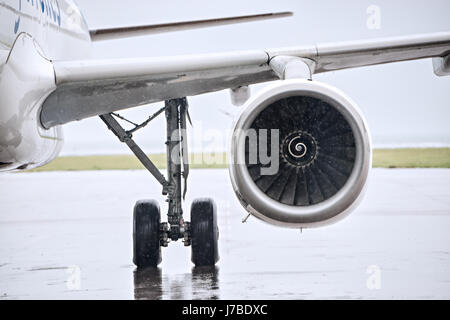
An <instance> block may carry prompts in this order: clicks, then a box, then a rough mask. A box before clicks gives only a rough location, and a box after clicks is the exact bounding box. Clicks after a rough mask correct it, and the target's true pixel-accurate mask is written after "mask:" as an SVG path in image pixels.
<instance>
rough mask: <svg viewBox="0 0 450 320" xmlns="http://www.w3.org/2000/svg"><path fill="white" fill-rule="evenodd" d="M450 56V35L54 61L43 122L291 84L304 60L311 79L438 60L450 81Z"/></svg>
mask: <svg viewBox="0 0 450 320" xmlns="http://www.w3.org/2000/svg"><path fill="white" fill-rule="evenodd" d="M449 55H450V32H440V33H432V34H423V35H414V36H405V37H395V38H385V39H375V40H365V41H354V42H343V43H331V44H317V45H311V46H301V47H292V48H281V49H267V50H254V51H237V52H226V53H217V54H200V55H189V56H174V57H152V58H137V59H136V58H133V59H108V60H85V61H53V67H54V71H55V81H56V85H57V88H56V90H55V91H54V92H53V93H51V94H50V95H49V96H48V97H47V99H46V100H45V102H44V104H43V106H42V112H41V122H42V124H43V125H44V126H45V127H46V128H50V127H53V126H56V125H60V124H64V123H67V122H70V121H74V120H81V119H84V118H87V117H91V116H96V115H101V114H105V113H109V112H113V111H117V110H121V109H126V108H130V107H135V106H139V105H144V104H148V103H152V102H157V101H162V100H167V99H171V98H180V97H185V96H193V95H197V94H201V93H206V92H212V91H218V90H222V89H227V88H231V89H233V88H238V87H240V86H246V85H250V84H255V83H260V82H265V81H270V80H276V79H280V78H284V73H283V70H284V69H283V68H284V67H286V66H287V64H288V63H289V61H290V59H295V58H299V59H300V60H301V61H303V62H305V64H306V65H307V66H308V68H309V72H310V75H312V74H316V73H321V72H327V71H336V70H342V69H347V68H354V67H363V66H370V65H376V64H382V63H390V62H398V61H407V60H415V59H423V58H433V67H434V72H435V73H436V74H437V75H448V74H450V61H449V60H450V59H449ZM280 58H281V59H280ZM299 59H297V60H299ZM275 62H276V63H275ZM280 65H281V68H280Z"/></svg>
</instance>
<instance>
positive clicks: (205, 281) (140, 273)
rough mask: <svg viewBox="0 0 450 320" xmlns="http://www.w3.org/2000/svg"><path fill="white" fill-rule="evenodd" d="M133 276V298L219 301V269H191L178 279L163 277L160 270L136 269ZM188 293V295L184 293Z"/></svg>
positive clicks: (215, 267)
mask: <svg viewBox="0 0 450 320" xmlns="http://www.w3.org/2000/svg"><path fill="white" fill-rule="evenodd" d="M133 275H134V298H135V299H136V300H142V299H151V300H160V299H185V298H186V296H189V297H192V299H199V300H200V299H201V300H205V299H209V300H216V299H220V296H219V268H218V267H217V266H214V267H201V268H196V267H193V268H192V272H191V273H190V274H185V275H182V276H178V277H175V278H174V277H171V276H163V275H162V270H161V268H147V269H136V270H135V271H134V273H133ZM187 291H190V292H189V294H188V295H186V292H187Z"/></svg>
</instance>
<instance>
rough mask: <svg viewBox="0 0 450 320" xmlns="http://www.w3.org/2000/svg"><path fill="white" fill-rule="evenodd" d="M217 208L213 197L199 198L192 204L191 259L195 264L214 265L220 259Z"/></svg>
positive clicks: (198, 265)
mask: <svg viewBox="0 0 450 320" xmlns="http://www.w3.org/2000/svg"><path fill="white" fill-rule="evenodd" d="M218 239H219V228H218V227H217V209H216V204H215V203H214V201H213V200H212V199H208V198H205V199H197V200H195V201H194V202H193V203H192V206H191V240H192V243H191V247H192V254H191V261H192V262H193V263H194V264H195V266H197V267H200V266H213V265H215V264H216V262H217V261H219V246H218Z"/></svg>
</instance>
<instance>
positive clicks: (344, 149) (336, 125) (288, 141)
mask: <svg viewBox="0 0 450 320" xmlns="http://www.w3.org/2000/svg"><path fill="white" fill-rule="evenodd" d="M244 108H245V109H244V110H243V112H242V113H241V115H240V117H239V119H238V121H237V122H236V125H235V128H234V133H233V137H232V148H231V158H230V167H229V169H230V176H231V181H232V184H233V188H234V190H235V192H236V194H237V196H238V198H239V200H240V201H241V203H242V205H243V206H244V208H245V209H246V210H247V211H248V212H250V213H251V214H253V215H254V216H256V217H257V218H260V219H262V220H264V221H266V222H269V223H272V224H276V225H280V226H285V227H294V228H301V227H314V226H320V225H324V224H328V223H331V222H334V221H336V220H338V219H339V218H341V217H343V216H344V215H345V214H347V213H349V212H350V210H351V209H352V208H354V207H355V206H356V204H357V202H358V200H359V199H360V198H361V195H362V194H363V190H364V187H365V185H366V181H367V176H368V173H369V169H370V167H371V145H370V137H369V133H368V129H367V126H366V124H365V121H364V118H363V117H362V115H361V113H360V111H359V109H358V108H357V106H356V105H355V103H354V102H352V101H351V100H350V99H349V98H347V97H346V96H345V95H344V94H343V93H341V92H340V91H338V90H337V89H335V88H333V87H331V86H328V85H325V84H322V83H318V82H312V81H305V80H287V81H281V82H279V83H277V84H275V85H273V86H270V87H268V88H266V89H265V90H263V92H261V93H260V94H258V95H257V96H255V97H253V98H252V99H251V100H250V101H248V102H247V104H246V106H245V107H244ZM255 137H256V139H255ZM267 159H270V161H267ZM274 167H275V170H270V169H271V168H272V169H273V168H274Z"/></svg>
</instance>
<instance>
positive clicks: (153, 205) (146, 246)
mask: <svg viewBox="0 0 450 320" xmlns="http://www.w3.org/2000/svg"><path fill="white" fill-rule="evenodd" d="M160 221H161V214H160V211H159V205H158V203H157V202H156V201H154V200H139V201H138V202H136V205H135V206H134V212H133V262H134V264H135V265H136V266H137V267H138V268H144V267H156V266H157V265H158V264H160V263H161V246H160V242H159V240H160V231H159V226H160Z"/></svg>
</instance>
